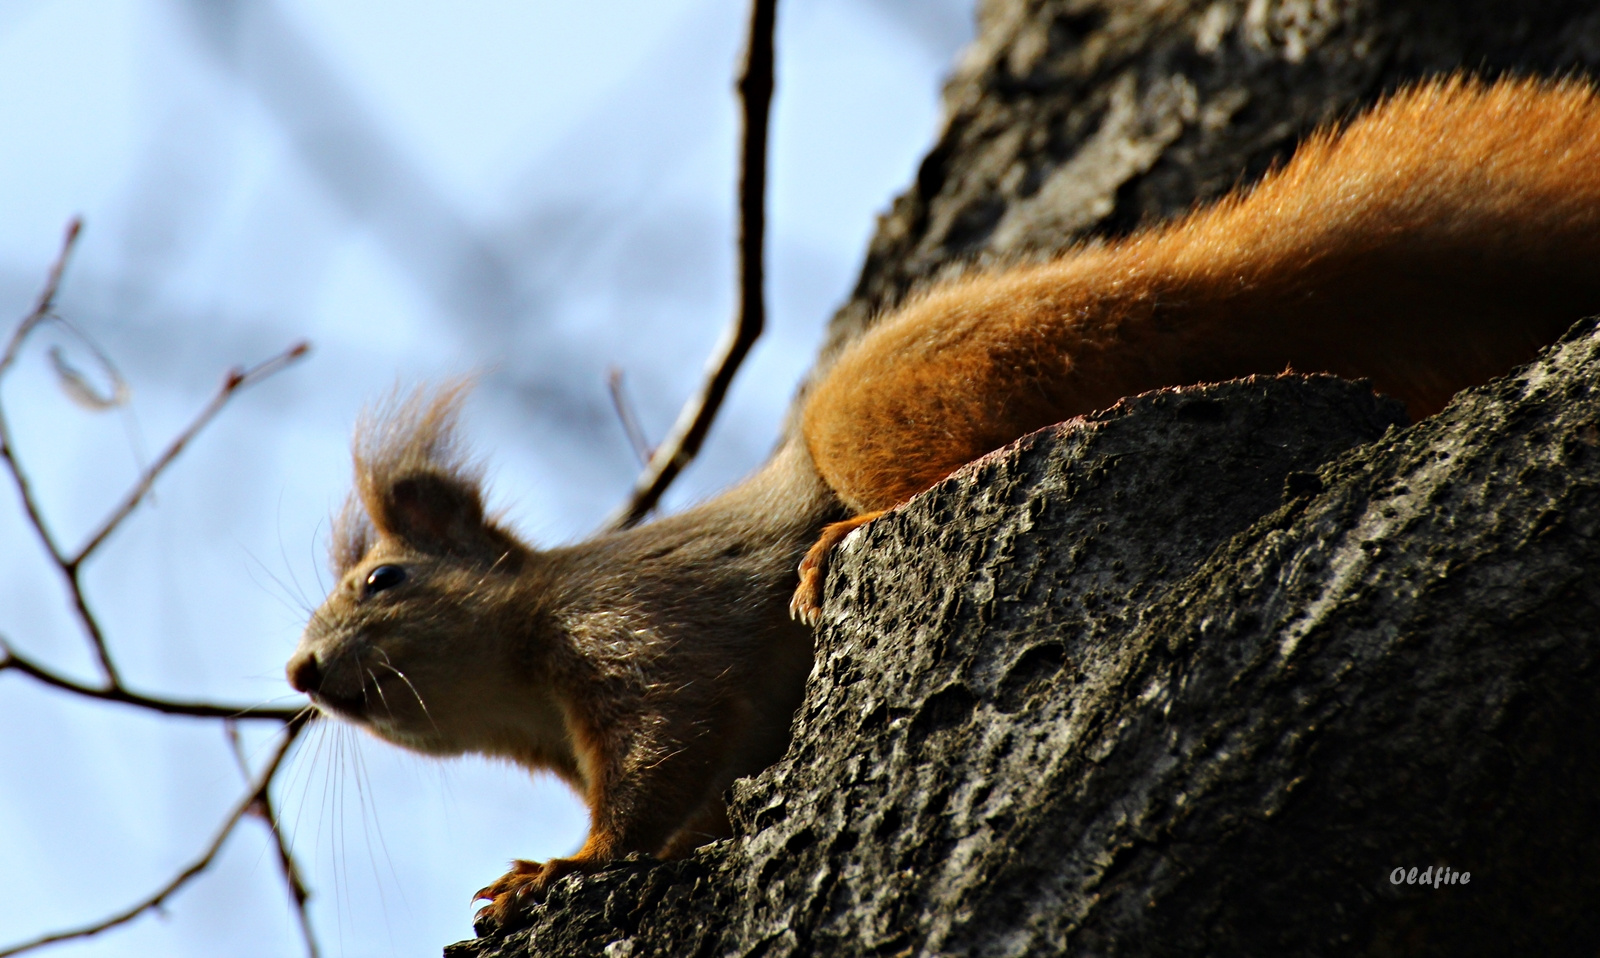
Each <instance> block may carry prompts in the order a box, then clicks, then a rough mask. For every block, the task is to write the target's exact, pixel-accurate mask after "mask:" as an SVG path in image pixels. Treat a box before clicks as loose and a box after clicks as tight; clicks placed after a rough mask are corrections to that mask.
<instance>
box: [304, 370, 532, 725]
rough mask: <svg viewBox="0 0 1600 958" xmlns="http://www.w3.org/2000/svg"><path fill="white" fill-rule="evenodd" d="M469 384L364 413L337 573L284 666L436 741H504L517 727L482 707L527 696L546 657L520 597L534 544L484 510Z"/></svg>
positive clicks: (322, 691)
mask: <svg viewBox="0 0 1600 958" xmlns="http://www.w3.org/2000/svg"><path fill="white" fill-rule="evenodd" d="M467 391H468V384H466V383H457V384H454V385H451V386H447V387H444V388H442V389H439V390H437V391H432V392H429V391H425V390H419V391H417V392H414V393H412V394H410V395H409V396H406V397H403V398H402V397H399V396H396V397H393V398H391V399H390V401H389V402H387V403H386V404H384V406H382V407H380V408H379V409H378V410H376V411H370V410H369V412H368V413H367V414H366V415H364V416H363V417H362V420H361V422H360V423H359V424H358V425H357V427H356V435H355V442H354V458H355V488H354V491H353V492H352V493H351V496H350V499H349V501H348V502H347V503H346V505H345V507H344V510H343V511H342V512H341V514H340V515H339V517H338V518H337V519H336V520H335V522H334V526H333V535H332V540H331V547H330V550H329V551H330V559H331V565H332V568H333V572H334V575H335V576H336V578H337V583H336V584H335V585H334V587H333V590H332V591H331V592H330V593H329V595H328V597H327V599H326V600H324V601H323V603H322V606H321V607H320V608H318V609H317V610H316V612H314V613H313V614H312V616H311V621H310V622H309V623H308V624H307V626H306V630H305V633H304V635H303V636H302V638H301V640H300V645H299V648H298V649H296V651H295V654H294V656H293V657H292V658H291V659H290V660H289V664H288V669H287V671H288V676H289V683H290V684H291V685H293V686H294V687H295V688H296V689H298V690H300V691H302V692H305V693H307V694H308V695H310V697H311V700H312V702H314V703H315V704H316V705H317V706H318V707H319V708H321V709H322V710H323V711H324V712H326V713H330V714H333V715H336V716H339V717H341V718H344V719H348V720H351V721H354V722H356V723H358V724H361V725H364V726H366V727H367V728H369V729H371V730H372V731H373V732H375V733H377V734H378V735H380V736H382V737H384V738H386V739H389V740H391V741H393V742H395V743H397V744H400V745H404V746H407V747H410V748H414V749H417V750H419V751H424V752H431V753H438V754H453V753H458V752H462V751H468V750H473V751H490V752H494V751H498V750H499V749H497V748H495V745H496V744H497V742H496V740H497V739H503V738H505V737H506V735H505V732H506V731H507V730H503V729H491V728H482V727H478V725H479V724H480V723H481V721H482V720H481V718H478V717H480V716H484V715H491V714H495V713H496V712H499V713H500V714H508V712H507V711H506V710H497V709H492V708H484V707H483V706H485V705H492V704H493V701H494V700H495V699H498V698H502V697H505V698H513V697H519V696H526V690H527V686H526V680H525V679H524V678H522V677H523V676H525V675H526V673H527V672H528V669H529V666H530V665H535V667H536V663H531V662H530V661H529V659H530V657H532V656H530V648H529V646H528V644H527V643H526V642H521V643H519V642H517V641H516V637H517V636H525V635H526V634H527V632H528V630H529V629H530V627H534V626H535V625H536V623H537V620H538V615H537V613H536V612H535V613H534V614H532V615H531V616H530V614H529V610H528V609H526V608H522V607H520V606H522V605H523V603H521V602H519V596H521V595H524V594H526V591H527V590H526V589H525V588H522V587H521V586H520V585H519V583H520V582H521V577H522V576H523V575H524V573H526V572H527V571H528V570H529V566H530V565H531V564H532V563H533V562H534V560H535V556H536V554H535V553H533V552H532V550H530V549H528V548H527V547H526V546H524V545H522V543H520V542H518V541H517V539H516V538H515V537H514V536H513V535H512V534H511V533H509V532H507V531H506V530H505V529H504V528H502V527H501V525H500V524H499V523H497V522H496V521H495V520H494V519H492V518H490V517H489V516H487V515H485V512H484V502H483V492H482V479H481V473H480V471H479V470H478V469H477V468H475V467H474V466H473V465H472V464H471V463H470V461H469V459H468V457H467V456H466V455H465V453H464V451H463V450H462V448H461V445H460V443H459V442H458V440H457V438H456V433H455V423H456V419H457V416H458V413H459V411H460V407H461V403H462V401H463V399H464V398H465V396H466V393H467ZM519 680H520V681H519ZM513 711H514V710H513Z"/></svg>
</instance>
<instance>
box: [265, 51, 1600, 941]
mask: <svg viewBox="0 0 1600 958" xmlns="http://www.w3.org/2000/svg"><path fill="white" fill-rule="evenodd" d="M1595 313H1600V97H1597V96H1596V94H1595V92H1594V90H1593V88H1591V87H1590V86H1589V85H1588V84H1587V83H1584V82H1581V81H1577V80H1567V81H1560V82H1547V81H1538V80H1511V81H1502V82H1498V83H1495V84H1492V85H1485V84H1481V83H1478V82H1476V81H1472V80H1467V79H1461V78H1452V79H1445V80H1438V81H1432V82H1427V83H1423V84H1420V85H1417V86H1415V87H1412V88H1410V89H1407V90H1405V91H1403V92H1400V93H1398V94H1396V95H1394V96H1392V97H1390V98H1389V99H1388V100H1386V101H1385V102H1383V103H1381V104H1380V105H1379V106H1377V107H1376V108H1374V109H1373V110H1371V111H1370V112H1368V113H1367V114H1365V115H1364V116H1362V117H1360V118H1358V119H1356V120H1355V121H1353V122H1352V123H1350V124H1349V125H1348V126H1347V127H1345V128H1344V129H1343V130H1342V131H1335V130H1325V131H1323V132H1320V133H1317V134H1315V135H1313V136H1312V137H1310V138H1309V139H1308V140H1307V141H1306V142H1305V143H1304V144H1303V145H1302V146H1301V147H1300V148H1299V150H1298V151H1297V152H1296V154H1295V155H1294V157H1293V159H1292V160H1291V161H1290V162H1289V163H1287V164H1286V165H1285V166H1284V167H1282V168H1281V169H1279V170H1277V171H1275V172H1273V173H1270V174H1269V175H1267V176H1266V177H1265V178H1264V179H1263V180H1262V181H1261V182H1260V183H1259V184H1257V185H1256V186H1255V187H1253V188H1251V189H1248V190H1244V191H1241V192H1238V193H1236V194H1234V195H1232V196H1230V197H1228V198H1226V199H1223V200H1222V201H1220V202H1218V203H1215V204H1213V205H1211V206H1209V207H1207V208H1203V209H1200V210H1198V211H1196V212H1194V213H1192V214H1190V215H1188V216H1186V217H1183V218H1181V219H1179V220H1177V221H1175V222H1173V223H1172V224H1170V225H1167V226H1162V227H1158V228H1154V229H1150V230H1147V231H1145V232H1141V233H1138V234H1135V235H1133V236H1132V237H1130V238H1127V239H1124V240H1119V241H1114V242H1108V243H1103V244H1093V245H1084V246H1081V247H1078V248H1076V249H1073V250H1070V251H1068V252H1067V253H1066V254H1064V255H1063V256H1061V257H1060V258H1058V259H1056V260H1054V261H1053V262H1049V263H1045V264H1042V265H1033V266H1022V267H1015V268H1010V269H1005V270H1001V271H998V272H992V273H985V274H979V275H974V276H971V277H968V278H966V279H962V280H959V281H957V282H954V283H950V284H948V285H944V286H940V287H938V288H935V289H933V290H932V291H931V292H928V293H926V294H924V295H922V296H920V297H918V298H916V299H914V300H913V301H911V302H910V303H909V304H907V305H905V306H903V307H902V308H901V309H899V310H898V311H897V312H896V313H894V314H892V315H890V316H887V317H885V318H884V319H883V320H882V321H881V322H879V323H878V324H877V325H876V326H875V327H874V328H873V329H872V330H871V331H870V332H868V333H867V334H865V335H864V336H862V337H861V338H860V339H859V340H858V341H857V342H856V343H855V344H853V345H852V346H851V347H850V348H849V349H847V350H846V351H845V352H844V353H843V354H842V355H840V356H839V358H838V359H837V361H836V362H834V363H833V364H832V366H830V367H829V368H828V369H826V370H825V371H824V372H823V373H822V375H821V377H820V379H819V380H818V381H817V382H816V383H815V385H814V387H813V388H812V389H811V391H810V392H809V394H808V396H807V397H806V398H805V400H804V405H803V407H802V411H801V415H800V427H799V429H798V433H797V435H795V436H791V437H790V438H789V440H788V441H787V442H786V443H785V444H784V445H783V446H782V447H781V449H780V451H779V452H778V453H777V454H776V455H775V456H774V458H773V459H772V460H771V461H770V462H769V463H768V464H767V465H766V466H764V467H763V468H762V469H761V470H759V471H758V472H757V473H756V474H755V475H754V476H752V477H751V478H750V479H747V480H746V481H745V482H743V483H741V484H739V485H738V486H735V487H734V488H732V489H730V490H729V491H727V492H725V493H723V494H721V495H720V496H717V497H716V498H713V499H711V500H709V501H707V502H705V503H704V504H702V505H699V506H697V507H695V508H693V509H690V510H688V511H686V512H683V513H681V514H678V515H675V516H670V517H667V518H663V519H660V520H658V521H656V522H653V523H650V524H648V525H645V526H641V527H639V528H636V529H632V530H629V531H626V532H618V533H610V534H606V535H601V536H598V537H596V538H594V539H591V540H589V541H587V542H583V543H580V544H578V545H574V546H569V547H565V548H558V549H550V550H536V549H533V548H531V547H529V546H526V545H524V544H523V543H522V542H521V541H519V540H518V539H517V538H516V537H515V536H514V535H513V534H512V533H511V532H510V531H509V530H508V529H506V528H505V526H504V525H503V524H502V523H500V522H499V521H497V520H495V519H492V518H490V517H488V516H486V514H485V509H484V501H483V494H482V491H481V487H480V481H479V477H478V475H477V473H476V472H474V471H473V470H472V469H471V468H470V467H469V466H468V464H467V460H466V458H465V456H464V454H463V453H462V451H461V449H460V448H459V446H458V444H457V443H456V440H455V438H454V433H453V423H454V418H455V414H456V409H457V408H458V406H459V402H460V398H461V390H460V388H454V389H446V390H443V391H441V392H439V393H438V394H436V395H433V396H428V395H425V394H418V395H417V396H414V397H412V398H411V399H409V400H405V401H402V402H398V403H396V404H393V405H391V407H390V408H389V409H388V410H387V411H386V412H384V413H383V414H380V415H379V416H377V417H375V418H372V419H369V420H368V421H366V422H364V423H363V424H361V425H360V426H359V427H358V429H357V433H356V442H355V472H356V490H355V494H354V495H353V497H352V500H351V505H350V507H349V508H347V510H346V512H345V514H344V515H343V517H342V518H341V520H340V521H339V523H338V524H337V526H336V530H335V536H334V543H333V550H332V555H333V565H334V567H335V571H336V573H337V574H338V576H339V584H338V585H337V586H336V587H335V588H334V590H333V592H332V594H331V595H329V597H328V599H327V601H326V602H325V603H324V604H323V606H322V607H321V608H320V609H318V610H317V612H316V613H315V614H314V615H313V616H312V618H311V622H310V624H309V625H308V626H307V628H306V632H305V637H304V638H303V639H302V641H301V644H300V648H299V649H298V650H297V651H296V653H295V655H294V657H293V659H291V661H290V663H289V666H288V672H289V680H290V682H291V684H293V685H294V687H295V688H297V689H299V690H301V691H303V692H307V693H309V694H310V696H311V698H312V701H313V702H315V703H316V704H317V705H318V706H319V707H321V708H322V709H323V710H324V711H327V712H329V713H332V714H334V715H337V716H341V717H344V718H347V719H350V720H352V721H355V722H358V723H360V724H363V725H365V726H367V727H368V728H369V729H371V730H372V731H373V732H375V733H376V734H378V735H380V736H382V737H384V738H387V739H389V740H391V741H394V742H396V743H398V744H401V745H405V746H407V747H410V748H413V749H416V750H418V751H422V752H428V753H433V754H457V753H462V752H481V753H486V754H489V755H496V756H502V757H505V758H509V759H511V760H512V761H515V762H518V763H519V764H522V765H524V766H526V767H528V768H530V769H533V770H550V771H553V772H554V773H555V774H557V775H559V776H561V777H562V778H563V779H565V780H566V781H567V782H569V783H570V784H571V785H572V786H573V787H574V788H575V789H577V790H578V791H579V792H580V793H581V794H582V795H583V796H584V798H585V800H586V801H587V803H588V805H589V809H590V813H591V827H590V833H589V837H588V839H587V841H585V843H584V844H583V847H582V848H581V849H579V851H578V852H577V853H576V854H574V855H572V856H571V857H568V858H557V859H552V860H550V861H547V862H542V863H540V862H526V861H517V862H515V863H514V864H513V867H512V870H511V871H510V872H509V873H507V874H506V875H505V876H503V877H501V878H500V879H499V880H497V881H495V882H494V883H492V884H491V885H489V886H488V887H487V888H485V889H483V890H482V891H481V892H479V896H478V897H480V898H486V899H488V900H489V904H488V906H486V907H485V908H484V909H483V911H482V912H480V915H481V916H483V917H485V918H487V919H489V920H491V921H494V922H498V923H500V924H501V925H505V924H506V923H508V922H514V921H516V920H517V918H518V916H519V915H521V914H525V913H526V906H527V904H528V903H529V902H531V901H533V900H536V899H537V898H538V897H540V896H541V895H542V893H543V891H544V889H545V888H546V886H547V885H548V884H549V882H550V881H552V880H553V879H555V878H556V877H558V876H560V875H562V874H565V873H567V872H571V871H575V870H585V869H592V868H595V867H597V866H599V865H601V864H603V863H605V862H606V861H608V860H611V859H613V858H615V857H617V856H620V855H624V854H628V853H632V852H642V853H645V854H648V855H654V856H661V857H666V856H672V855H677V854H683V853H686V852H687V851H689V850H690V849H692V848H694V847H696V846H697V845H700V844H703V843H705V842H707V841H710V840H712V839H715V838H718V837H721V836H725V835H727V834H728V831H729V828H728V821H727V817H726V811H725V809H724V806H723V801H722V797H721V796H722V793H723V790H724V789H725V788H726V787H727V785H728V784H729V783H730V782H731V781H732V780H733V779H734V778H736V777H738V776H741V775H747V774H752V773H754V772H756V771H758V770H760V769H761V768H763V767H765V766H766V765H767V764H770V763H771V762H772V761H774V760H776V758H777V757H778V756H779V755H780V754H781V752H782V750H783V749H784V747H785V746H786V743H787V741H788V735H789V723H790V720H791V718H792V714H793V711H794V709H795V708H796V707H797V706H798V704H799V701H800V698H801V693H802V687H803V685H804V681H805V676H806V674H807V672H808V670H809V668H810V660H811V639H810V632H809V629H808V628H806V627H805V626H804V625H802V624H800V623H798V622H794V621H791V618H790V616H789V615H786V614H785V605H786V600H787V604H788V605H789V606H790V608H791V610H792V612H793V613H794V615H795V616H796V617H798V618H799V619H801V620H803V621H805V622H810V623H814V622H815V621H816V616H817V612H818V607H819V604H820V599H821V585H822V575H823V572H824V563H825V560H826V556H827V553H828V550H829V549H831V548H832V546H833V545H834V544H836V543H837V542H838V541H839V539H840V538H842V536H843V535H845V534H847V533H848V532H849V531H850V530H851V529H854V528H856V527H857V526H859V525H861V524H862V523H864V522H867V521H870V520H871V519H872V518H874V517H876V516H878V515H880V514H882V513H883V512H884V511H885V510H888V509H891V508H893V507H894V506H896V505H898V504H900V503H903V502H905V501H906V500H907V499H909V498H910V497H912V496H914V495H916V494H917V493H919V492H921V491H923V490H925V489H927V488H928V487H930V486H932V485H933V484H934V483H936V482H938V481H939V480H940V479H942V478H944V477H945V476H947V475H949V474H950V473H951V472H952V471H954V470H955V469H957V468H959V467H960V466H961V465H962V464H964V463H966V462H969V461H971V460H973V459H975V458H977V457H979V456H981V455H983V454H984V453H987V452H989V451H991V450H993V449H996V448H998V447H1000V446H1002V445H1004V444H1006V443H1008V442H1010V441H1011V440H1013V439H1015V438H1017V437H1019V436H1021V435H1024V434H1026V433H1028V432H1031V431H1033V430H1034V429H1037V428H1040V427H1042V426H1046V425H1049V424H1051V423H1055V422H1059V421H1063V420H1066V419H1070V418H1072V417H1074V416H1079V415H1082V414H1085V413H1088V412H1092V411H1094V410H1097V409H1101V408H1104V407H1107V406H1110V405H1111V404H1113V403H1114V402H1116V400H1117V399H1119V398H1121V397H1123V396H1127V395H1131V394H1135V393H1139V392H1144V391H1147V390H1150V389H1155V388H1159V387H1163V386H1174V385H1185V384H1192V383H1198V382H1206V381H1217V380H1223V379H1230V378H1235V377H1239V376H1244V375H1248V374H1252V373H1267V374H1271V373H1277V372H1280V371H1282V370H1284V369H1286V368H1293V369H1295V370H1298V371H1301V372H1313V371H1326V372H1331V373H1335V374H1338V375H1342V376H1347V377H1365V378H1369V379H1371V380H1372V381H1373V383H1374V385H1375V387H1376V388H1377V389H1378V390H1379V391H1380V392H1384V393H1388V394H1389V395H1392V396H1395V397H1397V398H1399V399H1401V400H1402V401H1404V402H1405V404H1406V406H1407V407H1408V409H1409V411H1410V412H1411V414H1412V416H1413V417H1423V416H1428V415H1431V414H1433V413H1434V412H1437V411H1438V410H1439V409H1440V408H1441V407H1442V406H1443V405H1444V403H1445V402H1447V401H1448V400H1449V398H1450V396H1451V395H1452V394H1453V393H1455V392H1456V391H1457V390H1460V389H1462V388H1464V387H1466V386H1469V385H1474V384H1478V383H1482V382H1485V381H1487V380H1488V379H1490V378H1492V377H1494V376H1496V375H1499V374H1501V373H1504V372H1506V371H1508V370H1509V369H1511V368H1512V367H1513V366H1515V365H1517V364H1519V363H1522V362H1525V361H1527V360H1529V359H1531V358H1532V357H1533V355H1534V353H1535V352H1536V351H1537V350H1538V348H1539V347H1541V346H1543V345H1545V344H1547V343H1549V342H1551V341H1553V340H1554V339H1555V338H1556V337H1557V336H1559V335H1560V333H1561V332H1562V331H1563V330H1565V329H1566V328H1567V327H1568V326H1569V325H1570V324H1571V323H1573V322H1574V321H1576V320H1578V319H1580V318H1582V317H1584V316H1587V315H1592V314H1595ZM808 545H809V546H811V548H810V550H809V552H808V551H807V546H808ZM802 555H804V562H803V563H802V564H801V565H800V568H799V572H798V574H797V572H796V562H797V561H798V560H800V559H801V557H802Z"/></svg>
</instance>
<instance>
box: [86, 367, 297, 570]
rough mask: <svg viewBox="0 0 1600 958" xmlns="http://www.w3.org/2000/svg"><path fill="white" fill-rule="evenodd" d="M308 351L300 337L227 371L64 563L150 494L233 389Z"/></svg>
mask: <svg viewBox="0 0 1600 958" xmlns="http://www.w3.org/2000/svg"><path fill="white" fill-rule="evenodd" d="M310 351H311V344H310V343H308V342H306V341H304V340H301V341H300V342H298V343H295V344H294V345H293V346H290V347H289V348H288V349H285V350H284V351H283V352H281V353H279V354H278V355H276V356H273V357H272V358H270V359H266V360H263V361H262V362H259V363H257V364H256V365H254V366H251V367H250V368H248V369H230V370H229V371H228V374H227V375H226V376H224V377H223V379H222V385H221V386H220V387H218V389H217V393H216V395H214V396H212V397H211V401H210V402H209V403H207V404H206V405H205V408H203V409H201V410H200V413H199V414H198V415H197V416H195V417H194V420H193V421H192V422H190V423H189V427H188V428H187V429H185V430H184V431H183V432H181V433H179V434H178V435H177V438H175V439H173V440H172V442H170V443H168V444H167V448H166V449H165V450H163V451H162V453H161V455H159V456H157V457H156V460H155V462H153V463H151V464H150V466H149V467H148V468H147V469H145V471H144V474H143V475H141V476H140V477H139V481H138V482H137V483H135V484H134V486H133V488H132V489H130V490H129V491H128V494H127V495H126V496H125V497H124V498H123V500H122V503H121V504H120V505H118V506H117V508H115V509H113V510H112V511H111V514H110V515H108V516H107V517H106V519H105V521H104V522H102V523H100V527H99V528H98V529H96V530H95V531H94V533H93V534H92V535H90V536H89V539H88V541H87V542H85V543H84V544H83V547H82V548H80V549H79V550H78V551H77V552H76V553H74V554H73V556H72V557H71V558H70V559H68V560H67V563H66V564H67V566H68V567H69V568H71V569H77V567H78V566H80V565H82V564H83V561H84V560H85V559H87V558H89V556H90V555H92V554H94V550H96V549H98V548H100V544H101V543H103V542H105V541H106V538H107V537H108V536H110V535H111V533H113V532H115V531H116V529H117V526H119V525H121V523H122V520H124V519H126V518H127V517H128V514H129V513H131V512H132V511H133V510H134V509H135V508H137V507H138V505H139V503H140V502H142V501H143V500H144V497H145V496H147V495H149V494H150V487H151V486H153V485H155V481H156V478H157V477H159V476H160V475H161V473H162V471H163V470H165V469H166V468H167V466H168V465H170V464H171V463H172V460H174V459H176V458H178V454H179V453H181V452H183V450H184V447H185V446H187V445H188V444H189V442H190V440H192V439H194V437H195V434H196V433H198V432H199V431H200V430H202V429H204V428H205V427H206V424H207V423H209V422H211V420H212V419H214V418H216V415H217V413H219V412H221V411H222V407H223V406H226V405H227V404H228V400H229V399H231V398H233V395H234V393H237V392H238V391H239V390H241V389H244V388H246V387H247V386H253V385H255V384H256V383H258V382H260V381H261V380H263V379H266V378H267V377H268V376H271V375H272V374H273V373H275V372H277V371H279V370H280V369H283V368H284V367H285V366H288V365H290V364H291V363H293V362H295V361H296V360H298V359H300V358H301V357H302V356H304V355H305V354H306V353H308V352H310Z"/></svg>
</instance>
